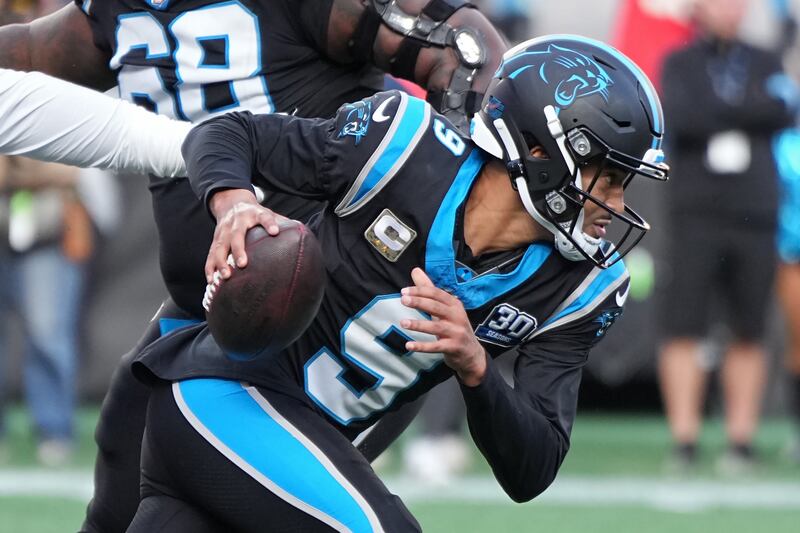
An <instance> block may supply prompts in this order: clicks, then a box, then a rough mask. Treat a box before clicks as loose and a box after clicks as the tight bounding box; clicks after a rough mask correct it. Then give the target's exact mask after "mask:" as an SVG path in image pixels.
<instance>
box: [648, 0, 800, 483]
mask: <svg viewBox="0 0 800 533" xmlns="http://www.w3.org/2000/svg"><path fill="white" fill-rule="evenodd" d="M746 9H747V0H698V2H697V3H696V5H695V11H694V14H693V17H694V20H695V22H696V24H697V26H698V30H699V31H698V36H697V38H696V39H695V40H694V42H692V43H690V44H689V45H688V46H686V47H685V48H682V49H679V50H678V51H676V52H674V53H673V54H671V55H670V56H669V57H668V58H667V60H666V62H665V65H664V70H663V78H662V87H663V101H664V111H665V116H666V119H667V121H668V123H669V127H668V130H667V135H668V136H670V135H671V145H670V148H669V150H670V154H671V157H672V162H673V172H672V176H673V183H672V186H671V187H670V189H671V191H670V196H671V202H670V205H669V215H670V217H669V218H670V224H671V228H670V231H669V234H668V244H667V248H668V256H667V257H668V260H669V261H670V262H671V264H670V265H669V268H670V272H668V273H667V276H666V277H665V278H664V279H666V280H667V284H668V285H667V287H665V289H666V291H665V294H666V297H665V299H664V301H665V309H664V314H663V317H662V323H663V325H664V328H665V334H666V339H665V342H664V344H663V346H662V350H661V354H660V361H659V371H660V378H661V388H662V394H663V399H664V406H665V408H666V412H667V416H668V419H669V425H670V430H671V432H672V438H673V439H674V443H675V452H674V455H673V461H672V462H671V465H672V466H674V467H677V468H680V469H685V468H687V467H690V466H692V465H693V463H694V462H695V460H696V458H697V439H698V434H699V432H700V427H701V418H702V415H701V412H702V405H703V401H704V392H705V385H706V376H707V373H708V372H707V370H708V369H707V368H704V366H703V365H702V364H701V355H702V354H701V339H703V338H704V337H705V336H707V334H708V332H709V327H710V326H711V325H712V316H722V317H723V320H724V321H725V323H726V325H727V326H728V328H729V330H730V335H731V339H730V342H729V344H728V346H727V349H726V350H725V353H724V356H723V361H722V368H721V380H722V390H723V394H724V401H725V420H726V433H727V437H728V443H729V446H728V450H727V452H726V453H725V455H724V456H723V457H722V458H721V460H720V461H719V463H718V467H719V468H720V471H721V472H722V473H726V474H737V473H742V472H745V471H747V470H750V469H751V468H752V467H753V465H754V464H755V452H754V450H753V437H754V434H755V433H756V430H757V427H758V420H759V415H760V407H761V398H762V393H763V388H764V384H765V373H766V371H765V367H766V359H765V353H764V349H763V346H762V336H763V333H764V326H765V320H766V316H767V307H768V303H769V299H770V294H771V291H772V287H773V281H774V276H775V268H776V263H777V259H776V252H775V246H774V232H775V229H776V211H777V207H778V183H777V178H776V170H775V161H774V158H773V155H772V149H771V144H770V143H771V139H772V137H773V135H774V134H775V133H776V132H777V131H778V130H780V129H782V128H785V127H787V126H789V125H791V124H792V123H793V121H794V112H793V109H792V104H791V103H790V102H789V101H788V100H790V99H791V98H792V95H793V94H794V88H793V84H792V82H791V81H790V80H789V78H788V77H787V76H786V75H785V74H784V73H783V70H782V67H781V61H780V56H779V55H778V54H776V53H773V52H767V51H762V50H758V49H756V48H753V47H752V46H750V45H748V44H746V43H744V42H742V41H741V40H740V39H739V37H738V34H739V27H740V24H741V22H742V20H743V17H744V15H745V12H746ZM668 138H669V137H668ZM715 303H719V304H721V309H719V308H717V307H715V306H714V305H713V304H715ZM718 311H722V313H721V314H720V313H719V312H718ZM712 312H714V314H713V315H712Z"/></svg>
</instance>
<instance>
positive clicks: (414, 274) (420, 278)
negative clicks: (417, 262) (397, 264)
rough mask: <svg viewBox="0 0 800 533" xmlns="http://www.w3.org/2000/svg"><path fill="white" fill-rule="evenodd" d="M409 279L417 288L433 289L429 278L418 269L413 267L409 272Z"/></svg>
mask: <svg viewBox="0 0 800 533" xmlns="http://www.w3.org/2000/svg"><path fill="white" fill-rule="evenodd" d="M411 279H412V281H413V282H414V285H416V286H417V287H434V284H433V282H432V281H431V278H429V277H428V275H427V274H426V273H425V271H424V270H422V269H421V268H419V267H414V268H413V269H412V270H411Z"/></svg>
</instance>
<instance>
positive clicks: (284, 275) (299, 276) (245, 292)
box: [203, 220, 325, 360]
mask: <svg viewBox="0 0 800 533" xmlns="http://www.w3.org/2000/svg"><path fill="white" fill-rule="evenodd" d="M279 228H280V232H279V233H278V235H276V236H274V237H272V236H270V235H269V234H268V233H267V231H266V230H265V229H264V228H263V227H261V226H256V227H254V228H251V229H250V230H249V231H248V232H247V235H246V236H245V251H246V253H247V266H246V267H244V268H237V267H235V266H233V267H232V274H231V276H230V277H229V278H228V279H227V280H222V279H219V278H218V277H215V280H214V282H213V283H212V284H210V285H208V287H207V288H206V295H205V298H204V299H203V306H204V307H205V309H206V320H207V321H208V329H209V330H210V331H211V334H212V335H213V337H214V339H215V340H216V341H217V344H219V346H220V348H222V349H223V350H224V351H225V352H226V354H227V355H228V356H229V357H231V358H233V359H236V360H252V359H255V358H257V357H265V356H272V355H274V354H276V353H278V352H279V351H281V350H282V349H283V348H285V347H286V346H288V345H289V344H291V343H292V342H294V341H295V340H297V338H298V337H300V335H301V334H302V333H303V331H305V329H306V328H307V327H308V326H309V324H311V321H312V320H313V319H314V317H315V316H316V314H317V310H318V309H319V306H320V303H321V302H322V296H323V294H324V292H325V265H324V263H323V260H322V249H321V248H320V245H319V242H318V241H317V239H316V237H315V236H314V234H313V233H312V232H311V231H310V230H309V229H308V228H307V227H306V226H305V225H303V224H301V223H300V222H297V221H295V220H291V221H287V222H282V223H281V224H280V225H279ZM229 263H231V264H232V263H233V260H232V258H229Z"/></svg>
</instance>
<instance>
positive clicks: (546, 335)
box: [130, 36, 667, 532]
mask: <svg viewBox="0 0 800 533" xmlns="http://www.w3.org/2000/svg"><path fill="white" fill-rule="evenodd" d="M472 127H473V131H472V140H469V139H467V138H466V137H464V136H462V135H460V134H459V133H458V131H457V130H456V129H455V128H454V126H453V124H452V123H451V122H450V121H448V120H447V119H446V118H445V117H443V116H442V115H440V114H438V113H436V112H435V111H433V110H432V109H431V108H430V106H429V105H427V104H426V103H425V102H423V101H421V100H418V99H415V98H413V97H409V96H406V95H404V94H402V93H399V92H387V93H381V94H379V95H376V96H374V97H371V98H367V99H364V100H361V101H359V102H355V103H352V104H347V105H345V106H343V107H342V108H340V110H339V112H338V113H337V114H336V116H335V117H334V118H333V119H331V120H328V121H309V120H304V119H299V118H295V117H287V116H276V115H260V116H254V115H251V114H246V113H237V114H233V115H229V116H226V117H221V118H217V119H212V120H211V121H209V122H206V123H204V124H203V125H200V126H197V127H196V128H195V129H194V130H193V131H192V132H190V134H189V136H188V137H187V140H186V142H185V144H184V157H185V160H186V163H187V169H188V171H189V176H190V180H191V181H192V183H193V186H195V188H196V189H197V190H198V193H199V194H200V195H201V196H202V197H203V198H204V200H205V202H206V205H207V206H208V208H209V210H210V212H211V214H212V215H213V216H214V217H216V219H217V228H216V233H215V246H214V247H213V248H211V251H210V252H209V255H208V260H207V263H206V277H207V281H208V282H209V283H212V284H213V283H225V281H224V280H225V279H227V278H228V277H230V275H231V268H232V267H231V266H230V265H229V264H228V263H227V260H228V254H229V253H232V254H233V257H234V259H235V260H236V262H237V264H238V265H239V266H240V267H244V268H246V255H245V254H244V250H243V240H244V233H245V231H246V230H247V228H249V227H252V226H254V225H258V224H260V225H263V226H264V227H265V228H267V231H269V232H270V233H272V234H276V233H277V231H278V230H277V226H276V225H275V221H276V219H275V214H274V213H273V212H272V211H270V210H269V209H266V208H263V207H261V206H259V205H258V204H257V203H256V201H255V197H254V195H253V193H252V192H251V191H252V189H251V187H252V185H251V180H252V183H254V184H256V185H259V186H261V187H263V188H265V189H267V190H268V191H269V190H283V191H293V193H294V194H297V195H301V196H303V197H306V198H314V199H318V200H320V201H327V202H328V204H327V207H326V208H325V210H324V211H323V213H322V216H321V218H319V219H318V220H317V221H316V222H315V224H314V226H313V228H314V231H315V232H316V234H317V236H318V238H319V240H320V242H321V244H322V246H323V249H324V257H325V263H326V270H327V275H328V279H327V289H326V294H325V298H324V300H323V303H322V306H321V308H320V311H319V314H318V315H317V318H316V319H315V321H314V322H313V323H312V325H311V326H310V327H309V329H308V330H307V331H306V332H305V333H304V334H303V336H302V337H301V338H300V339H299V340H298V341H297V342H295V343H294V344H292V345H291V346H289V347H288V348H287V349H286V350H285V351H284V352H283V353H281V354H280V355H279V356H277V357H275V358H271V359H269V360H256V361H252V362H246V363H242V362H233V361H232V360H231V359H228V358H227V357H226V356H225V354H224V353H222V352H221V350H220V349H219V348H218V347H217V346H216V344H215V343H214V341H213V338H212V337H211V336H210V334H209V333H208V330H207V328H206V326H205V325H204V324H200V325H195V326H188V327H185V328H182V329H180V330H177V331H175V332H173V333H172V334H170V335H168V336H165V337H162V338H161V339H160V340H158V341H156V342H155V343H154V344H152V345H151V346H150V347H148V348H147V349H146V350H145V351H144V352H143V354H142V356H141V357H140V358H139V359H138V360H137V361H136V363H134V369H135V372H136V373H137V374H138V375H140V376H141V377H142V378H143V379H150V380H152V381H153V383H154V392H153V395H152V397H151V401H150V406H149V413H150V414H152V415H153V417H152V423H151V418H149V417H148V424H147V429H146V432H145V440H144V450H143V458H142V468H143V470H142V476H143V477H142V483H143V492H142V496H143V499H142V501H141V503H140V508H139V511H138V512H137V515H136V517H135V519H134V522H133V524H132V526H131V530H130V531H133V532H139V531H142V532H144V531H147V532H152V531H167V530H169V531H189V530H192V531H223V530H229V529H232V530H236V531H260V530H261V531H263V530H269V531H322V530H330V529H333V530H338V531H357V532H364V531H402V532H407V531H415V530H419V526H418V524H416V522H415V521H414V519H413V518H412V517H411V516H410V514H409V513H408V511H407V510H406V508H405V507H404V506H403V504H402V502H400V501H399V500H398V498H397V497H396V496H393V495H392V494H391V493H389V492H388V490H387V489H386V487H384V485H383V484H382V483H381V481H380V480H379V479H378V478H377V477H376V475H375V474H374V472H372V470H371V469H370V467H369V464H368V463H367V462H366V461H365V460H364V459H363V457H361V456H359V455H358V454H357V453H356V451H355V449H354V448H353V446H352V445H351V444H350V439H351V438H352V437H353V436H354V435H356V434H358V433H359V432H360V431H361V430H362V429H363V428H365V427H367V426H369V425H370V424H372V423H374V422H375V420H377V419H380V418H381V417H382V416H384V415H385V414H387V413H388V412H391V411H393V410H396V409H398V408H399V407H400V406H402V405H403V404H405V403H407V402H410V401H412V400H414V399H415V398H417V397H419V396H420V395H422V394H424V393H425V392H426V391H427V390H429V389H430V388H431V387H433V386H434V385H436V384H437V383H439V382H441V381H443V380H445V379H447V378H448V377H449V376H451V375H453V374H455V375H456V376H457V377H458V380H459V381H460V383H461V390H462V393H463V395H464V399H465V402H466V405H467V414H468V420H469V426H470V430H471V433H472V436H473V438H474V440H475V442H476V444H477V445H478V447H479V449H480V450H481V452H482V453H483V455H484V456H485V457H486V459H487V461H488V462H489V464H490V465H491V467H492V470H493V472H494V474H495V476H496V477H497V479H498V481H499V482H500V484H501V485H502V487H503V488H504V490H505V491H506V492H507V493H508V494H509V496H510V497H511V498H512V499H514V500H515V501H526V500H529V499H531V498H533V497H535V496H536V495H538V494H539V493H541V492H542V491H543V490H544V489H545V488H546V487H547V486H548V485H549V484H550V483H551V482H552V480H553V479H554V477H555V475H556V472H557V470H558V468H559V466H560V464H561V462H562V460H563V459H564V456H565V454H566V452H567V449H568V447H569V435H570V431H571V428H572V423H573V419H574V416H575V409H576V403H577V389H578V385H579V382H580V376H581V369H582V366H583V365H584V363H585V361H586V358H587V356H588V353H589V351H590V350H591V348H592V346H594V344H595V343H597V342H598V341H599V340H600V339H601V338H602V337H603V335H604V334H605V332H606V331H607V330H608V328H609V327H610V326H611V325H612V324H613V322H614V320H615V319H616V318H617V317H618V316H619V315H620V313H621V312H622V306H623V304H624V301H625V299H626V297H627V294H628V273H627V271H626V269H625V267H624V265H623V263H622V262H621V261H620V258H621V257H622V256H623V255H624V254H625V253H626V252H627V251H628V250H630V248H631V247H632V246H633V245H634V244H635V243H636V242H637V241H638V240H639V238H640V237H641V235H642V234H643V233H644V232H645V231H646V230H647V229H648V225H647V223H646V222H645V221H644V220H643V219H642V218H641V217H640V216H639V215H638V214H636V213H635V212H634V211H633V210H632V209H631V208H629V207H628V206H625V204H624V200H623V191H624V188H625V187H626V186H627V185H628V184H629V183H630V182H631V180H632V179H633V178H634V177H647V178H651V179H655V180H665V179H666V173H667V168H666V165H664V163H663V154H662V152H661V150H660V144H661V137H662V134H663V118H662V114H661V106H660V104H659V101H658V98H657V96H656V94H655V91H654V90H653V88H652V86H651V85H650V82H649V81H648V80H647V78H646V77H645V76H644V74H643V73H642V72H641V71H640V70H639V69H638V68H637V67H636V66H635V65H634V64H633V63H631V62H630V60H628V59H627V58H625V57H624V56H622V55H621V54H620V53H619V52H617V51H615V50H614V49H612V48H610V47H608V46H606V45H604V44H602V43H599V42H596V41H591V40H587V39H584V38H579V37H571V36H556V37H552V38H541V39H535V40H532V41H528V42H525V43H522V44H521V45H519V46H518V47H515V48H514V49H512V50H511V51H509V52H507V53H506V54H505V56H504V61H503V64H502V66H501V68H500V69H499V70H498V72H497V74H496V77H495V79H494V80H493V82H492V84H491V85H490V86H489V89H488V90H487V95H486V97H485V98H484V100H483V107H482V109H481V111H480V112H479V114H478V115H476V117H475V119H474V120H473V123H472ZM298 176H313V177H314V178H313V179H299V178H298ZM509 178H510V179H509ZM217 272H219V273H221V278H222V281H219V280H218V277H216V276H215V274H216V273H217ZM234 275H235V274H234ZM409 276H410V278H409ZM409 282H412V283H413V284H412V285H410V286H409ZM209 294H210V295H211V296H213V291H211V292H209ZM211 305H213V298H212V300H211ZM509 348H516V349H517V351H518V353H519V357H518V359H517V362H516V366H515V377H514V378H515V385H514V388H511V387H509V386H508V385H507V384H506V383H505V382H504V381H503V380H502V379H501V377H500V375H499V374H498V371H497V369H496V367H495V366H494V363H493V362H492V359H493V358H494V357H496V356H497V355H499V354H500V353H502V352H504V351H506V350H508V349H509ZM161 353H169V354H171V355H172V357H159V354H161ZM168 517H169V518H170V520H171V521H170V523H169V526H165V525H163V524H164V523H165V520H166V519H167V518H168Z"/></svg>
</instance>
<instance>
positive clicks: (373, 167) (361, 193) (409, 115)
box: [336, 93, 431, 216]
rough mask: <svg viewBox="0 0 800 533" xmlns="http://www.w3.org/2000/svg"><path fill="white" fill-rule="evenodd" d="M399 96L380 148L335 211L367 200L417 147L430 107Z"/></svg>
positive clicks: (352, 208) (347, 211)
mask: <svg viewBox="0 0 800 533" xmlns="http://www.w3.org/2000/svg"><path fill="white" fill-rule="evenodd" d="M397 94H399V95H400V104H399V105H398V108H397V113H396V114H395V116H394V119H393V120H392V124H391V125H390V126H389V129H388V131H387V132H386V135H385V136H384V138H383V140H382V141H381V143H380V145H379V146H378V148H377V150H375V152H374V153H373V154H372V156H371V157H370V158H369V160H368V161H367V163H366V165H364V168H362V169H361V172H359V174H358V177H357V178H356V180H355V182H354V183H353V185H352V187H351V188H350V190H349V191H348V192H347V194H346V195H345V197H344V199H343V200H342V201H341V202H340V203H339V205H338V206H336V214H337V215H339V216H347V215H349V214H351V213H353V212H355V211H356V210H357V209H358V208H360V207H361V206H362V205H364V204H365V203H367V202H368V201H369V200H370V199H372V198H373V197H374V196H375V195H376V194H378V193H379V192H380V191H381V189H383V188H384V187H385V186H386V184H387V183H389V181H390V180H391V179H392V178H393V177H394V176H395V174H397V172H398V171H399V170H400V169H401V168H402V167H403V165H404V164H405V162H406V161H407V160H408V158H409V156H410V155H411V153H412V152H413V151H414V148H416V146H417V143H418V142H419V140H420V139H421V138H422V135H423V134H424V133H425V130H426V129H427V127H428V123H429V122H430V116H431V111H430V107H429V106H428V104H427V103H426V102H425V101H424V100H420V99H419V98H414V97H410V96H408V95H406V94H405V93H397Z"/></svg>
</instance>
